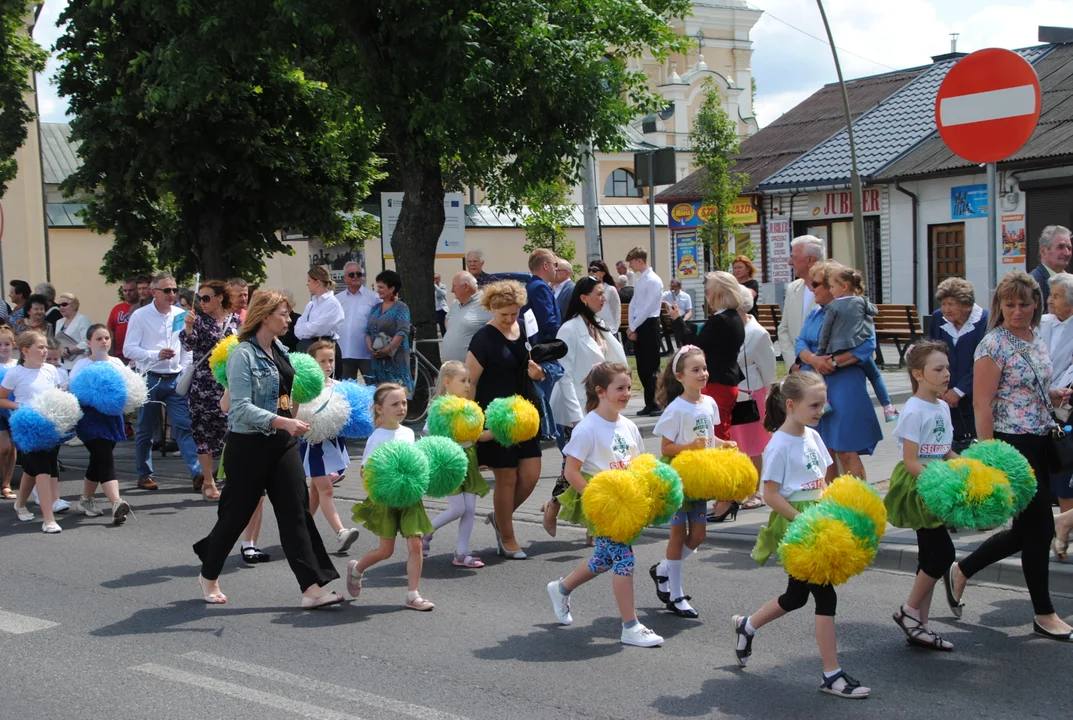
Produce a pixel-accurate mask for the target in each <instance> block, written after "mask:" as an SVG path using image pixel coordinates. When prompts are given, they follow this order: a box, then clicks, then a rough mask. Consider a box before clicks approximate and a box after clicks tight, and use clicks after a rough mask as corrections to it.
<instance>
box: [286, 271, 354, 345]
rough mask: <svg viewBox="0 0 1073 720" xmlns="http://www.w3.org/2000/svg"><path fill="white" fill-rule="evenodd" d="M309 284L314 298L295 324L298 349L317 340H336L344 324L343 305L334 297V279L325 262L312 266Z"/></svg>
mask: <svg viewBox="0 0 1073 720" xmlns="http://www.w3.org/2000/svg"><path fill="white" fill-rule="evenodd" d="M306 288H307V289H308V290H309V294H310V295H311V296H312V299H311V300H310V301H309V303H307V304H306V308H305V311H304V312H303V313H302V317H300V318H298V322H296V323H295V324H294V335H295V337H297V338H298V349H299V350H305V349H306V348H307V347H309V346H310V345H312V344H313V343H315V342H316V341H318V340H327V341H329V342H335V341H336V340H338V339H339V330H340V328H342V327H343V306H342V305H340V304H339V300H338V299H337V298H336V297H335V283H333V282H332V276H331V274H330V273H329V272H328V269H327V268H325V267H324V266H322V265H316V266H314V267H311V268H309V272H308V273H306Z"/></svg>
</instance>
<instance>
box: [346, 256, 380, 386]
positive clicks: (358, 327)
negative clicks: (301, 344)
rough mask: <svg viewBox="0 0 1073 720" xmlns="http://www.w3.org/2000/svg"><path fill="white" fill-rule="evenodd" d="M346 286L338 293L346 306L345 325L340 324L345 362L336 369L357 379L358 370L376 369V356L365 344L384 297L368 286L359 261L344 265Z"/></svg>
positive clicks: (366, 373) (349, 377) (368, 371)
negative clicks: (373, 314)
mask: <svg viewBox="0 0 1073 720" xmlns="http://www.w3.org/2000/svg"><path fill="white" fill-rule="evenodd" d="M343 280H345V281H346V290H343V291H342V292H340V293H338V294H336V296H335V297H336V299H337V300H339V304H340V305H342V306H343V325H342V327H340V328H339V352H340V355H341V356H342V357H341V360H342V361H341V362H340V363H339V367H338V368H337V370H336V373H337V375H338V376H339V377H340V378H341V379H344V380H355V379H357V377H358V371H361V375H362V377H367V376H368V375H369V373H370V371H371V370H372V362H373V356H372V354H370V352H369V348H368V346H366V344H365V328H366V327H367V326H368V325H369V311H370V310H372V309H373V307H375V306H376V304H377V303H379V302H380V297H379V296H378V295H377V294H376V293H375V292H373V291H372V290H370V289H369V288H367V287H365V271H364V270H362V267H361V265H360V264H359V263H357V262H348V263H347V264H346V265H345V266H344V267H343Z"/></svg>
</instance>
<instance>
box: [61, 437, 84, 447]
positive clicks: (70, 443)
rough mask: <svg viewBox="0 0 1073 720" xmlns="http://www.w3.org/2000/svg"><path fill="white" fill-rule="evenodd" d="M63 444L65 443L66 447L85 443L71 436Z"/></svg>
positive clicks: (80, 445)
mask: <svg viewBox="0 0 1073 720" xmlns="http://www.w3.org/2000/svg"><path fill="white" fill-rule="evenodd" d="M64 445H66V446H67V447H82V446H83V445H85V443H83V442H82V441H81V440H79V439H78V438H77V437H73V438H71V439H70V440H68V441H67V442H65V443H64Z"/></svg>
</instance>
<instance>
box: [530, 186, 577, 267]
mask: <svg viewBox="0 0 1073 720" xmlns="http://www.w3.org/2000/svg"><path fill="white" fill-rule="evenodd" d="M524 206H525V213H524V215H523V217H522V225H523V226H524V227H525V245H523V246H522V250H524V251H525V252H527V253H531V252H533V251H534V250H536V249H537V248H547V249H549V250H551V251H552V252H553V253H555V254H556V255H557V256H558V257H561V258H562V259H563V260H573V259H574V257H575V256H576V254H577V248H576V247H575V246H574V241H573V240H571V239H570V238H568V237H567V235H566V226H567V223H568V222H569V221H570V219H571V217H573V215H574V206H573V205H572V204H571V203H570V197H569V195H568V190H567V187H566V183H565V182H563V181H562V180H553V181H551V182H543V183H539V184H538V185H536V186H534V187H532V188H530V189H529V191H528V192H527V193H526V194H525V197H524Z"/></svg>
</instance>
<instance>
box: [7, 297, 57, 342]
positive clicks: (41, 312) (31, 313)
mask: <svg viewBox="0 0 1073 720" xmlns="http://www.w3.org/2000/svg"><path fill="white" fill-rule="evenodd" d="M46 313H48V298H47V297H45V296H44V295H38V294H36V293H35V294H33V295H31V296H30V298H29V299H28V300H27V301H26V316H25V317H21V318H18V319H17V320H15V325H14V326H13V327H12V328H11V329H12V330H14V331H15V334H16V335H21V334H22V333H24V332H26V331H27V330H36V331H38V332H42V333H45V335H46V336H47V337H52V326H51V325H49V324H48V320H46V319H45V314H46Z"/></svg>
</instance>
